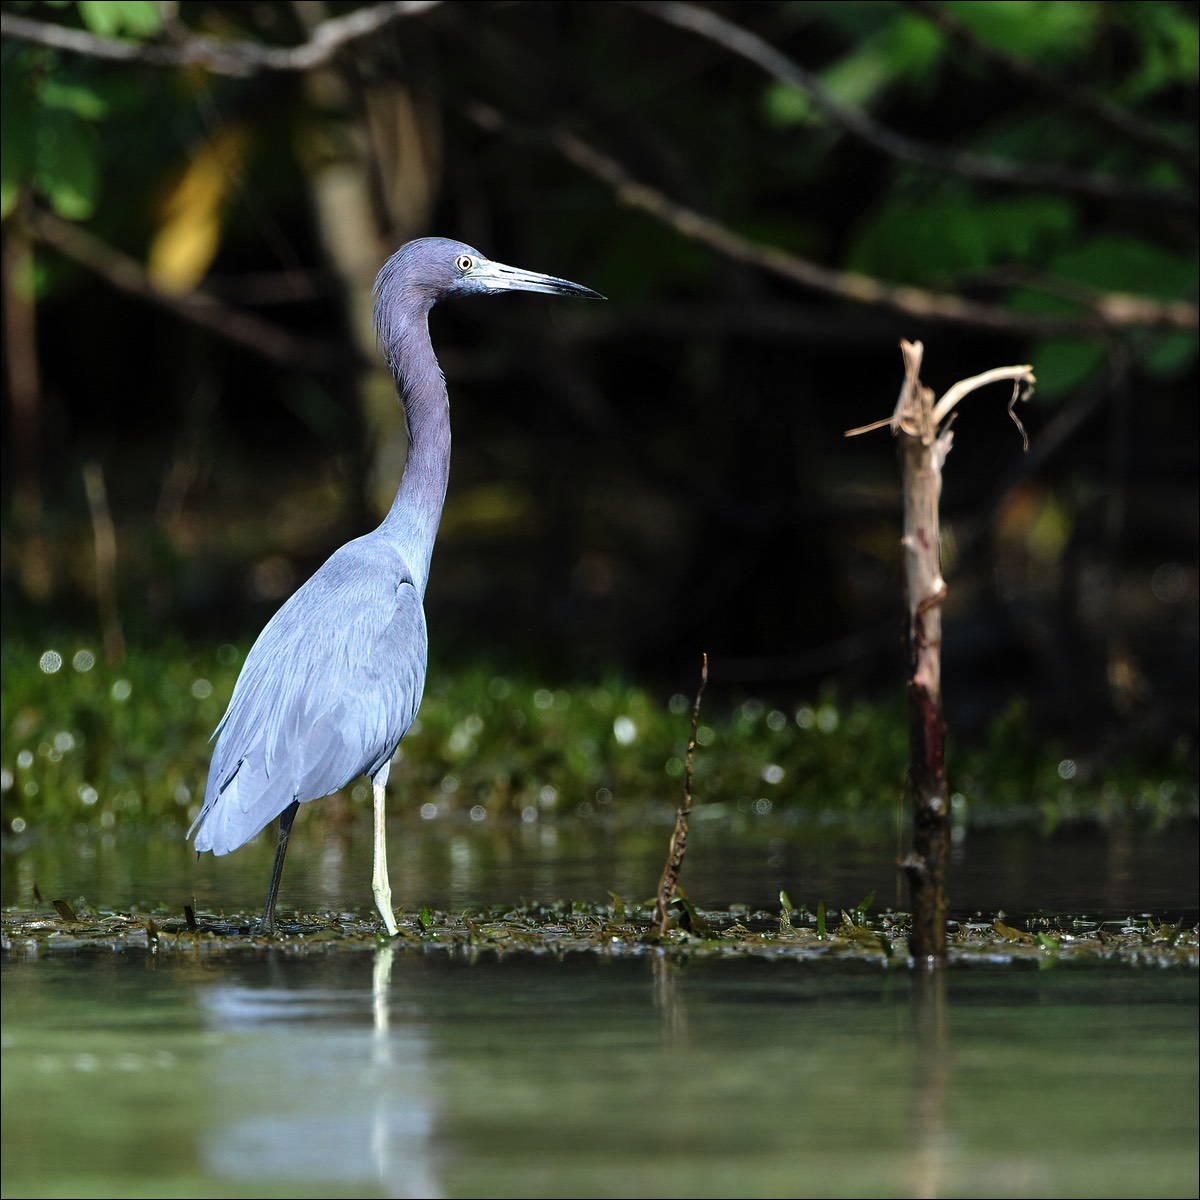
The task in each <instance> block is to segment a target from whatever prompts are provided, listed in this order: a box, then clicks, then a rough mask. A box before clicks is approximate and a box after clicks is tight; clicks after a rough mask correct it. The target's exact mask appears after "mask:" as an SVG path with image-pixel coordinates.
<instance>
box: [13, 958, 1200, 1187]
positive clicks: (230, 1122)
mask: <svg viewBox="0 0 1200 1200" xmlns="http://www.w3.org/2000/svg"><path fill="white" fill-rule="evenodd" d="M940 979H941V981H942V988H943V989H944V991H943V992H939V989H938V986H937V985H936V984H935V985H934V986H929V981H928V980H927V979H925V977H923V976H919V977H914V976H913V975H912V974H911V973H910V972H908V971H907V970H893V971H881V970H879V969H877V968H872V967H868V966H864V965H857V964H852V963H832V962H830V963H820V964H814V963H811V962H810V963H798V962H794V961H793V962H788V961H782V960H781V961H778V962H772V961H745V960H741V961H736V962H723V961H703V962H702V961H698V960H697V961H692V962H684V963H679V962H668V961H666V960H664V959H662V958H660V957H658V956H656V955H654V954H653V953H651V954H647V955H646V956H645V957H642V958H636V959H630V958H621V959H611V960H609V959H605V958H604V957H602V956H599V955H595V954H587V955H578V956H571V957H568V958H566V959H565V960H562V961H559V960H557V959H554V958H551V957H549V956H542V957H537V956H531V955H530V956H527V955H516V956H510V957H506V958H503V959H497V958H494V957H489V956H488V955H487V954H485V955H483V956H482V957H481V958H478V959H477V960H476V961H472V962H468V961H463V960H461V959H459V958H457V957H455V956H453V955H450V954H446V953H439V952H427V951H420V950H417V951H412V950H407V951H405V950H401V951H398V952H396V953H394V954H393V953H391V952H390V951H389V950H387V949H384V950H381V951H379V952H377V953H376V952H373V951H364V952H360V953H352V954H330V955H328V956H324V957H322V956H307V957H303V958H296V957H290V956H288V955H287V954H286V953H281V952H279V951H275V950H268V951H261V952H255V953H253V954H250V955H248V956H244V957H240V958H238V959H237V960H236V961H234V960H231V959H230V958H229V957H228V956H225V957H220V958H210V957H206V955H205V953H204V952H203V951H198V952H196V953H194V954H192V955H190V956H188V955H171V956H169V957H161V958H160V957H156V956H154V955H151V954H145V953H128V952H127V953H124V954H111V953H99V954H98V953H94V952H93V953H86V954H82V955H76V956H67V955H62V956H56V955H50V956H47V957H45V958H43V959H40V960H36V959H35V960H33V961H27V960H22V959H19V958H17V959H13V958H10V957H8V956H6V957H5V959H4V961H3V991H2V995H3V1018H4V1020H3V1027H4V1031H5V1032H4V1047H3V1048H4V1054H3V1101H4V1104H3V1136H4V1146H5V1153H4V1181H3V1191H4V1194H5V1195H24V1196H54V1195H59V1196H62V1195H71V1196H76V1195H78V1196H81V1197H83V1196H121V1197H129V1196H183V1195H206V1196H230V1197H233V1196H268V1195H278V1196H420V1197H425V1196H428V1197H434V1196H448V1197H449V1196H480V1195H487V1196H497V1197H509V1196H513V1197H517V1196H527V1197H563V1196H581V1197H591V1196H596V1197H603V1196H629V1197H635V1196H636V1197H641V1196H647V1195H658V1196H681V1197H684V1196H696V1197H709V1196H713V1197H718V1196H720V1197H727V1196H731V1195H737V1196H747V1197H757V1196H781V1197H783V1196H897V1195H929V1196H933V1195H946V1196H1155V1197H1166V1196H1184V1195H1193V1196H1194V1195H1195V1189H1196V1165H1197V1164H1196V1136H1195V1135H1196V1130H1197V1116H1198V1114H1197V1083H1198V1079H1197V1051H1198V1045H1197V1024H1196V1005H1197V999H1198V995H1197V976H1196V974H1195V973H1194V972H1191V971H1186V970H1167V971H1161V970H1160V971H1154V972H1140V971H1138V970H1133V969H1129V968H1126V967H1106V966H1082V967H1081V966H1071V967H1068V966H1064V965H1061V964H1060V965H1058V966H1055V967H1053V968H1051V969H1037V968H1033V967H1024V966H1022V967H1016V966H1012V965H1009V966H1003V967H1001V966H996V967H971V968H962V967H960V968H957V969H954V970H951V971H950V972H948V973H946V974H945V975H943V976H941V977H940Z"/></svg>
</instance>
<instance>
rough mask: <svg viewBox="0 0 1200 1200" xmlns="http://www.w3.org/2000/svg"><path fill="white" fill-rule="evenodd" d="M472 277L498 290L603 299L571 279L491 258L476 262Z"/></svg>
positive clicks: (597, 293) (471, 273)
mask: <svg viewBox="0 0 1200 1200" xmlns="http://www.w3.org/2000/svg"><path fill="white" fill-rule="evenodd" d="M470 277H471V278H472V279H477V280H479V282H480V283H483V284H485V285H486V286H487V287H489V288H491V289H493V290H495V291H498V292H548V293H549V294H550V295H551V296H580V297H583V298H584V299H586V300H603V299H604V297H603V296H602V295H600V293H599V292H594V291H592V289H591V288H586V287H584V286H583V284H581V283H572V282H571V281H570V280H569V279H556V278H555V277H554V276H553V275H539V274H538V273H537V272H536V271H522V270H521V268H520V267H507V266H505V265H504V263H498V262H492V261H491V260H490V259H489V260H487V261H484V262H479V263H477V264H476V266H475V267H474V269H473V270H472V271H471V272H470Z"/></svg>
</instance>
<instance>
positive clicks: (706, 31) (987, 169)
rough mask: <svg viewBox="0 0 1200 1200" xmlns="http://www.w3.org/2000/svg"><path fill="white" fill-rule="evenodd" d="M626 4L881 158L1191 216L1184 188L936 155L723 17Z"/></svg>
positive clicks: (669, 5)
mask: <svg viewBox="0 0 1200 1200" xmlns="http://www.w3.org/2000/svg"><path fill="white" fill-rule="evenodd" d="M632 7H634V8H637V9H640V10H641V11H642V12H645V13H648V14H649V15H650V16H653V17H657V18H658V19H659V20H660V21H664V22H666V23H667V24H669V25H674V26H675V27H676V28H678V29H686V30H688V31H689V32H691V33H694V34H697V35H698V36H700V37H703V38H707V39H708V40H709V41H711V42H715V43H716V44H717V45H719V46H721V47H723V48H724V49H726V50H728V51H729V52H730V53H732V54H736V55H737V56H738V57H739V58H744V59H746V60H747V61H748V62H752V63H754V64H755V66H757V67H759V68H761V69H762V70H763V71H765V72H766V73H767V74H768V75H771V76H772V77H773V78H775V79H777V80H779V82H780V83H784V84H786V85H787V86H789V87H794V88H797V89H798V90H799V91H802V92H803V93H804V94H805V95H806V96H807V97H808V99H809V100H811V101H812V103H813V105H814V106H815V107H816V108H818V109H819V110H820V111H821V112H822V113H823V114H824V116H825V117H826V119H827V120H829V121H830V122H831V123H832V124H834V125H836V126H837V127H838V128H840V129H842V130H843V131H844V132H846V133H848V134H850V135H851V136H852V137H856V138H858V139H859V140H860V141H862V142H865V143H866V144H867V145H869V146H871V147H872V148H873V149H875V150H878V151H879V152H880V153H881V154H886V155H887V156H888V157H889V158H894V159H896V160H897V161H899V162H906V163H912V164H913V165H915V166H922V167H929V168H931V169H933V170H937V171H943V172H947V173H949V174H953V175H961V176H964V177H966V178H968V179H978V180H982V181H985V182H988V183H999V184H1005V185H1008V186H1010V187H1019V188H1031V187H1042V188H1049V189H1051V190H1053V191H1056V192H1071V193H1074V194H1076V195H1084V196H1091V197H1095V198H1098V199H1104V200H1122V201H1127V202H1133V203H1136V204H1139V205H1154V206H1156V207H1159V208H1169V209H1185V210H1187V211H1189V212H1190V211H1191V210H1192V209H1193V208H1194V207H1195V204H1196V195H1195V192H1192V191H1182V190H1174V191H1169V190H1166V189H1163V188H1160V187H1153V186H1146V185H1142V184H1136V183H1127V182H1126V181H1125V180H1123V179H1119V178H1116V177H1114V176H1110V175H1097V174H1095V173H1094V172H1088V173H1082V172H1079V171H1071V170H1066V169H1063V168H1061V167H1045V166H1041V165H1039V164H1031V163H1013V162H1008V161H1006V160H1003V159H997V158H987V157H984V156H983V155H978V154H964V153H961V152H955V151H947V150H942V149H941V148H940V147H937V146H932V145H929V144H928V143H925V142H918V141H916V140H915V139H914V138H910V137H906V136H905V135H904V134H901V133H897V132H896V131H895V130H894V129H888V128H887V127H886V126H884V125H881V124H879V122H878V121H876V120H875V119H874V118H873V117H871V116H869V115H868V114H867V113H865V112H863V111H862V110H861V109H857V108H854V107H852V106H851V105H849V104H846V103H845V102H844V101H842V100H840V99H838V97H837V96H835V95H834V94H833V92H831V91H830V90H829V89H828V88H827V87H826V86H825V85H824V84H823V83H822V82H821V81H820V80H819V79H818V78H817V77H816V76H815V75H814V74H812V73H811V72H809V71H806V70H805V69H804V68H803V67H801V66H799V65H798V64H797V63H795V62H793V61H792V60H791V59H790V58H788V57H787V55H785V54H783V53H782V52H781V51H779V50H777V49H776V48H775V47H774V46H772V45H771V44H770V43H769V42H766V41H764V40H763V39H762V38H760V37H759V36H758V35H757V34H754V33H751V32H750V30H748V29H744V28H742V27H741V26H740V25H735V24H734V23H733V22H732V21H727V20H725V18H724V17H721V16H719V15H718V14H717V13H715V12H713V11H712V10H711V9H709V8H701V7H700V6H699V5H695V4H683V3H680V2H679V0H633V4H632Z"/></svg>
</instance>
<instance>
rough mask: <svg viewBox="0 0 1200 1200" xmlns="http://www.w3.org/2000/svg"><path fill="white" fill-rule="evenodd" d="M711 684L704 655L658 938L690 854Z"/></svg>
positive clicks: (662, 884) (658, 909) (661, 893)
mask: <svg viewBox="0 0 1200 1200" xmlns="http://www.w3.org/2000/svg"><path fill="white" fill-rule="evenodd" d="M707 683H708V654H707V652H706V653H705V654H704V656H703V659H702V661H701V665H700V686H699V687H698V688H697V689H696V699H695V701H694V702H693V704H692V732H691V736H690V737H689V738H688V747H687V765H686V766H685V768H684V775H683V800H682V802H681V803H680V805H679V807H678V808H677V809H676V810H675V828H674V830H672V832H671V845H670V848H669V849H668V851H667V865H666V866H665V867H663V873H662V878H661V879H659V881H658V904H657V905H656V906H655V909H654V919H655V921H656V922H657V923H658V934H659V937H663V936H665V934H666V932H667V924H668V922H669V920H670V915H669V909H670V907H671V901H672V900H674V899H675V886H676V884H677V883H678V882H679V872H680V870H681V869H682V867H683V856H684V853H685V852H686V851H687V834H688V824H687V820H688V817H689V816H690V815H691V812H692V765H693V758H694V756H695V753H696V730H697V728H698V726H699V723H700V699H701V697H702V696H703V695H704V688H705V685H706V684H707Z"/></svg>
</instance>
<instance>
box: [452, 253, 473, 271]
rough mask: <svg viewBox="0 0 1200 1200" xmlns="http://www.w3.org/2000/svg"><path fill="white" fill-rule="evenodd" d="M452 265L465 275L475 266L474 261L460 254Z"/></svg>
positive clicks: (467, 255) (468, 256) (466, 255)
mask: <svg viewBox="0 0 1200 1200" xmlns="http://www.w3.org/2000/svg"><path fill="white" fill-rule="evenodd" d="M454 265H455V266H456V267H457V268H458V269H459V270H460V271H461V272H462V273H463V274H464V275H465V274H466V273H467V272H468V271H469V270H470V269H471V268H472V267H473V266H474V265H475V260H474V259H473V258H472V257H471V256H470V255H469V254H460V255H459V256H458V257H457V258H456V259H455V260H454Z"/></svg>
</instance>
